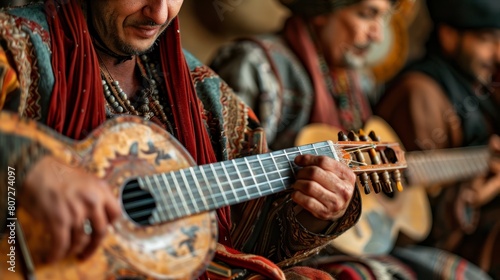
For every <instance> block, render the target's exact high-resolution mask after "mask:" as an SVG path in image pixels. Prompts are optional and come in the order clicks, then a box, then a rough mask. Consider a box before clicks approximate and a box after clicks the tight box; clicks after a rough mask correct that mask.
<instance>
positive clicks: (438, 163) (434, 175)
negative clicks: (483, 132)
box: [405, 147, 489, 185]
mask: <svg viewBox="0 0 500 280" xmlns="http://www.w3.org/2000/svg"><path fill="white" fill-rule="evenodd" d="M488 156H489V152H488V149H487V148H486V147H469V148H458V149H446V150H435V151H422V152H411V153H407V154H406V159H407V163H408V169H407V170H406V173H405V174H406V176H407V179H408V181H409V184H410V185H420V184H423V185H432V184H439V183H446V182H452V181H459V180H464V179H467V178H471V177H473V176H474V175H476V174H479V173H481V172H483V171H486V170H487V168H488Z"/></svg>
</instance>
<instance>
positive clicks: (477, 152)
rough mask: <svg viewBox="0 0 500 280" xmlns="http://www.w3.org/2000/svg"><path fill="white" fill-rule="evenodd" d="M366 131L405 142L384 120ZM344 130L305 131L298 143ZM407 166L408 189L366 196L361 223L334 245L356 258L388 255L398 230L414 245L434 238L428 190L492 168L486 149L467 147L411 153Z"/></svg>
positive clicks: (320, 127) (324, 127)
mask: <svg viewBox="0 0 500 280" xmlns="http://www.w3.org/2000/svg"><path fill="white" fill-rule="evenodd" d="M364 129H365V130H367V131H369V130H374V131H377V134H378V136H379V137H380V138H381V139H384V140H385V141H395V142H398V143H400V141H399V138H398V137H397V135H396V133H395V132H394V131H393V130H392V128H391V127H390V126H389V125H388V124H387V123H386V122H385V121H384V120H382V119H381V118H378V117H372V118H371V119H370V120H369V121H368V122H367V123H366V125H365V128H364ZM338 131H339V130H338V129H336V128H334V127H331V126H328V125H325V124H311V125H309V126H306V127H304V129H302V130H301V132H300V133H299V135H298V137H297V139H296V142H295V143H296V145H305V144H307V143H310V142H311V141H324V140H328V139H335V138H336V137H337V132H338ZM405 157H406V162H407V166H408V168H407V169H405V172H404V174H403V177H404V179H405V185H406V186H407V187H406V188H405V190H404V191H403V192H398V193H395V194H394V196H392V197H389V196H386V195H375V196H373V195H370V196H368V195H366V194H362V197H361V198H362V207H363V212H362V213H361V218H360V220H359V222H358V223H357V224H356V225H355V226H353V227H352V228H351V229H349V230H348V231H347V232H345V233H344V234H342V235H341V236H339V237H338V238H336V239H335V240H333V241H332V245H333V246H334V247H335V248H337V249H339V250H340V251H342V252H344V253H348V254H351V255H358V256H359V255H370V254H372V255H380V254H387V253H389V252H390V251H391V250H392V249H393V248H394V244H395V242H396V239H397V237H398V234H399V232H402V233H404V234H405V235H406V236H408V237H409V238H411V239H412V240H415V241H421V240H423V239H424V238H425V237H427V235H428V234H429V231H430V228H431V223H432V215H431V210H430V205H429V200H428V198H427V193H426V189H425V187H424V186H426V187H428V186H432V185H437V184H444V183H450V182H453V181H457V180H465V179H468V178H471V177H473V176H474V175H477V174H480V173H481V172H484V171H486V170H487V168H488V157H489V152H488V149H487V147H468V148H456V149H443V150H433V151H416V152H406V154H405Z"/></svg>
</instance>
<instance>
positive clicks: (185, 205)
mask: <svg viewBox="0 0 500 280" xmlns="http://www.w3.org/2000/svg"><path fill="white" fill-rule="evenodd" d="M279 156H287V154H286V153H285V155H279ZM267 160H269V158H267ZM220 168H222V169H223V168H224V165H220ZM264 169H265V168H264ZM288 170H290V169H288V168H287V169H281V170H280V169H277V170H276V171H273V172H272V173H279V176H280V178H279V179H277V180H273V181H272V182H268V181H266V182H263V183H261V184H257V185H256V186H247V187H245V186H243V188H241V189H236V188H234V187H232V188H231V189H229V190H227V189H221V190H222V192H221V193H220V194H217V196H212V197H211V198H212V201H214V202H216V203H217V202H219V203H220V201H218V200H217V198H219V197H221V196H224V201H225V202H226V204H229V203H237V202H239V199H237V196H236V192H238V191H241V190H242V189H243V190H245V192H246V190H249V189H251V188H252V187H254V188H257V189H258V190H259V192H260V189H259V188H258V187H259V186H260V185H263V184H264V185H270V186H271V187H272V185H271V183H273V182H276V181H283V180H288V179H290V177H289V176H286V177H283V176H282V175H281V172H282V171H288ZM191 172H192V171H191ZM213 172H215V173H217V170H216V169H215V168H214V171H213ZM234 174H238V173H233V175H234ZM181 175H182V176H183V177H184V174H181ZM238 175H239V174H238ZM172 176H173V175H172ZM261 176H262V175H261ZM254 177H255V176H253V177H252V179H255V178H254ZM217 178H218V177H217V176H215V175H213V176H211V177H210V179H212V181H213V179H217ZM246 178H247V179H248V178H249V177H246ZM193 179H194V178H193ZM183 181H184V183H185V184H188V183H189V182H188V180H187V179H183ZM232 182H239V183H241V182H243V181H242V180H235V181H231V182H229V181H228V182H225V183H229V184H231V183H232ZM167 183H168V182H167ZM174 183H175V182H174ZM175 185H176V188H177V190H178V191H179V192H180V193H181V194H182V195H187V194H186V193H185V192H184V191H183V189H179V187H180V185H179V184H178V183H175ZM217 185H219V187H221V186H222V184H220V183H218V184H217ZM242 185H243V184H242ZM207 186H208V184H207ZM150 189H151V188H150ZM156 189H157V190H160V188H156ZM198 190H200V189H198ZM152 191H153V192H154V193H156V191H154V190H152ZM275 191H276V190H274V189H271V190H269V191H268V192H270V193H273V192H275ZM202 192H203V191H201V193H202ZM260 193H261V192H260ZM226 194H229V195H231V194H232V195H233V196H234V197H235V199H231V200H228V199H227V198H226ZM190 196H191V195H190ZM200 198H201V199H203V197H202V196H200ZM184 201H185V200H184ZM194 202H199V200H198V199H196V200H195V201H194ZM194 202H193V201H191V204H193V205H194ZM205 203H206V202H205ZM165 205H169V204H165ZM211 205H213V206H214V207H215V206H217V205H216V204H213V203H212V204H211ZM183 206H184V208H186V210H188V207H187V203H184V204H183ZM195 206H196V205H195ZM174 208H175V206H174ZM166 210H171V209H166ZM207 210H210V209H207ZM187 212H190V211H187ZM198 212H200V211H197V213H198Z"/></svg>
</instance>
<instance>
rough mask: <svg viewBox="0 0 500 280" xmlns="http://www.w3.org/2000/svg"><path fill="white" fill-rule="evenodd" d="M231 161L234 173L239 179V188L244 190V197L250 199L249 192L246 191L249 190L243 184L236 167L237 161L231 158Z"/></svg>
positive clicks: (238, 169)
mask: <svg viewBox="0 0 500 280" xmlns="http://www.w3.org/2000/svg"><path fill="white" fill-rule="evenodd" d="M232 163H233V166H234V170H235V173H236V175H237V176H238V179H239V181H240V183H241V188H240V189H243V191H244V192H245V199H250V194H249V193H248V191H249V190H248V189H247V187H246V186H247V185H246V184H245V181H244V180H243V178H242V177H241V171H240V168H238V164H237V161H236V160H233V161H232Z"/></svg>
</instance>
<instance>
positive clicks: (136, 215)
mask: <svg viewBox="0 0 500 280" xmlns="http://www.w3.org/2000/svg"><path fill="white" fill-rule="evenodd" d="M0 131H2V132H4V133H9V134H16V135H18V136H22V137H25V138H29V139H31V140H33V141H35V142H36V143H37V144H38V145H40V146H43V147H44V148H45V149H48V150H49V151H50V152H51V153H52V154H53V155H54V156H55V157H57V158H58V159H59V160H61V161H63V162H65V163H67V164H70V165H72V166H79V167H82V168H84V169H86V170H88V171H89V172H91V173H93V174H95V175H96V176H97V177H99V178H103V179H104V180H106V181H107V182H108V183H109V185H110V186H111V187H112V192H113V193H114V195H115V196H116V199H118V200H119V201H120V203H121V205H122V209H123V211H122V217H121V218H119V220H118V221H117V222H115V223H114V224H113V225H112V226H110V228H109V231H108V234H107V236H106V238H105V240H104V241H103V242H102V245H100V247H99V248H98V250H97V252H96V253H95V254H94V255H93V256H92V257H91V258H90V259H88V260H86V261H84V262H82V261H79V260H77V259H75V258H68V259H65V260H63V261H61V262H58V263H55V264H53V265H42V264H41V260H40V252H44V251H46V249H47V248H46V246H47V244H50V242H47V240H48V238H49V237H48V236H46V234H45V232H46V231H45V230H44V225H43V224H40V223H38V222H37V221H36V220H34V219H32V218H31V217H30V216H29V214H27V213H26V212H25V211H23V209H22V207H21V208H19V209H18V210H17V219H18V222H19V223H18V225H20V226H21V228H22V229H23V230H22V232H23V235H24V236H23V237H24V238H22V237H21V236H16V238H17V239H16V247H17V245H20V246H19V247H21V249H23V248H24V254H23V255H27V256H28V258H25V259H26V260H27V261H28V262H26V263H24V264H23V265H22V266H23V267H26V268H28V269H25V270H26V271H25V272H24V274H28V276H30V277H36V279H51V280H52V279H92V280H97V279H115V278H120V277H125V278H126V277H127V276H128V277H137V275H142V276H143V277H144V278H146V277H147V278H155V279H194V278H197V277H198V276H199V275H200V274H201V273H202V272H203V271H204V270H205V268H206V267H207V265H208V263H209V262H210V261H211V259H212V258H213V255H214V251H215V247H216V240H217V220H216V216H215V212H214V210H215V209H218V208H220V207H223V206H228V205H233V204H237V203H241V202H244V201H247V200H251V199H255V198H259V197H263V196H266V195H270V194H274V193H277V192H281V191H285V190H287V189H289V187H290V185H291V183H292V182H293V177H294V176H293V174H294V172H296V171H297V168H298V167H297V166H296V165H294V163H293V159H294V158H295V157H296V156H297V155H299V154H314V155H326V156H330V157H333V158H335V159H336V160H338V161H341V162H344V163H345V164H347V165H348V166H350V167H351V168H352V170H353V171H354V172H356V173H358V174H359V173H367V172H370V173H377V172H380V173H385V172H388V171H390V172H391V173H392V172H396V171H397V172H399V170H401V169H404V168H405V167H406V165H405V159H404V153H403V151H402V150H401V149H400V148H399V144H397V143H381V142H337V143H333V142H331V141H325V142H321V143H315V144H309V145H304V146H301V147H296V148H291V149H286V150H281V151H275V152H272V153H268V154H261V155H255V156H249V157H245V158H239V159H235V160H229V161H224V162H218V163H213V164H208V165H202V166H194V161H193V159H192V158H191V157H190V155H189V154H188V152H187V151H186V150H185V149H184V148H183V147H182V146H181V145H180V144H179V143H178V142H177V141H176V139H175V138H173V137H172V136H171V135H170V134H168V133H167V132H165V131H164V130H163V129H162V128H160V127H158V126H156V125H154V124H152V123H149V122H147V121H144V120H143V119H141V118H138V117H132V116H122V117H118V118H115V119H112V120H109V121H106V122H105V123H104V124H103V125H101V126H100V127H99V128H97V129H96V130H94V131H93V133H92V134H91V135H90V136H89V137H88V138H86V139H85V140H83V141H78V142H75V141H71V140H69V139H67V138H64V137H61V136H60V135H58V134H57V133H55V132H54V131H51V130H50V129H48V128H46V127H44V126H42V125H40V124H38V123H36V122H34V121H30V120H24V119H20V118H18V117H17V116H15V115H11V114H8V113H0ZM360 149H370V150H372V151H377V152H378V153H388V154H391V155H392V156H391V157H390V158H391V161H390V162H384V163H381V164H367V163H364V164H356V162H355V161H354V160H352V157H351V152H352V151H354V150H357V151H359V150H360ZM23 239H24V240H25V241H26V242H25V243H24V242H21V240H23ZM19 243H21V244H19ZM11 246H12V245H9V244H7V238H4V240H3V241H2V243H1V246H0V254H1V256H0V258H1V259H0V278H1V279H22V278H23V275H22V274H21V273H20V272H21V267H22V266H21V264H20V263H19V262H20V261H21V257H20V255H19V252H18V251H16V252H17V255H16V256H17V257H16V258H15V260H16V261H17V266H16V273H13V272H11V271H9V270H8V268H9V267H10V265H11V264H10V263H9V261H10V260H11V259H9V257H8V254H9V253H12V250H11V249H12V248H11ZM14 253H15V252H14ZM30 257H31V258H32V259H30ZM31 263H33V265H32V264H31ZM14 264H15V265H16V263H14ZM141 279H142V278H141Z"/></svg>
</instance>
